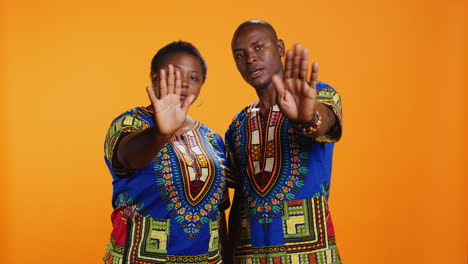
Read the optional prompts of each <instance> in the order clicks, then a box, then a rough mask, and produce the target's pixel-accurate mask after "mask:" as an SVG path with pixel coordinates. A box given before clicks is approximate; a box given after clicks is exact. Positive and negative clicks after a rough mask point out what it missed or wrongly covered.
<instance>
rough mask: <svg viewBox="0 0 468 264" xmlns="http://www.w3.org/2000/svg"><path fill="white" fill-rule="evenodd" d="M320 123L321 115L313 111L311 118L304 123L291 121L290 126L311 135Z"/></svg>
mask: <svg viewBox="0 0 468 264" xmlns="http://www.w3.org/2000/svg"><path fill="white" fill-rule="evenodd" d="M321 124H322V116H320V114H319V112H318V111H315V113H314V116H313V117H312V120H310V121H309V122H306V123H294V122H293V123H292V127H293V128H294V129H295V130H296V131H297V132H299V133H302V134H304V135H311V134H313V133H315V132H317V130H318V129H319V127H320V125H321Z"/></svg>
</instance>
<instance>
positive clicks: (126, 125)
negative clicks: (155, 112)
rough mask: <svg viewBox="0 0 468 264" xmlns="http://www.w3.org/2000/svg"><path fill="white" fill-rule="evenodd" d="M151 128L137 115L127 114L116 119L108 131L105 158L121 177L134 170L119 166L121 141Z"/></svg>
mask: <svg viewBox="0 0 468 264" xmlns="http://www.w3.org/2000/svg"><path fill="white" fill-rule="evenodd" d="M148 127H150V124H149V123H148V122H147V121H146V120H144V119H143V118H142V117H140V116H139V115H138V114H136V113H126V114H123V115H121V116H119V117H118V118H116V119H115V120H114V121H113V122H112V124H111V125H110V127H109V130H108V131H107V135H106V140H105V143H104V152H105V157H106V159H107V160H108V161H109V163H110V164H111V165H112V169H113V170H114V172H115V174H116V175H117V176H119V177H125V176H128V174H129V173H130V172H131V171H133V170H128V169H125V168H123V167H122V166H121V165H120V164H118V162H117V159H116V155H115V153H116V151H117V148H118V145H119V143H120V141H121V140H122V139H123V138H124V137H125V136H126V135H128V134H130V133H131V132H133V131H137V130H142V129H146V128H148Z"/></svg>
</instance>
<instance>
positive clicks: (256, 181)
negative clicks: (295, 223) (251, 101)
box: [247, 105, 283, 197]
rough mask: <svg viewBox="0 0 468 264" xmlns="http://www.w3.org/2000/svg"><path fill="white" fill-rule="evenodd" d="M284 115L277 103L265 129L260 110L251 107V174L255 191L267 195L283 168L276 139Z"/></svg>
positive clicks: (249, 167)
mask: <svg viewBox="0 0 468 264" xmlns="http://www.w3.org/2000/svg"><path fill="white" fill-rule="evenodd" d="M282 117H283V115H282V113H281V111H280V110H279V107H278V106H277V105H275V106H274V107H273V109H272V110H271V111H269V113H268V118H267V121H266V123H267V124H268V127H267V128H266V129H265V130H266V131H263V128H262V125H261V122H262V121H261V120H260V115H259V114H258V111H254V110H253V109H251V111H250V115H249V125H248V126H247V128H248V130H249V131H248V134H249V135H250V137H248V143H247V144H248V145H249V148H248V149H247V156H248V157H249V166H248V171H249V174H248V175H249V176H250V180H251V182H252V186H253V189H254V190H255V192H256V193H257V194H258V195H260V196H262V197H265V195H267V194H268V193H269V192H270V191H271V188H273V186H275V184H276V182H277V180H278V176H279V173H278V171H279V170H281V162H280V159H279V155H280V150H279V144H277V143H276V142H277V141H275V140H274V139H275V138H276V137H277V136H278V134H279V129H280V127H281V121H283V119H282Z"/></svg>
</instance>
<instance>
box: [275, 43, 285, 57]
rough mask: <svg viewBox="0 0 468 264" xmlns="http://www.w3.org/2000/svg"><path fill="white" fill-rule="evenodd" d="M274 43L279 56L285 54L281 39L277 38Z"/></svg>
mask: <svg viewBox="0 0 468 264" xmlns="http://www.w3.org/2000/svg"><path fill="white" fill-rule="evenodd" d="M276 45H277V46H278V51H279V54H280V56H281V57H283V56H284V55H285V54H286V53H285V49H284V42H283V40H282V39H278V41H276Z"/></svg>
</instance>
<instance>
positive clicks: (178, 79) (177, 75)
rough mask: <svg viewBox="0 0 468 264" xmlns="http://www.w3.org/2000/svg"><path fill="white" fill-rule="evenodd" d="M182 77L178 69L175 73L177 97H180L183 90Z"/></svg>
mask: <svg viewBox="0 0 468 264" xmlns="http://www.w3.org/2000/svg"><path fill="white" fill-rule="evenodd" d="M181 87H182V77H181V76H180V71H179V69H176V72H175V88H174V92H175V94H176V95H180V90H181V89H182V88H181Z"/></svg>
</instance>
